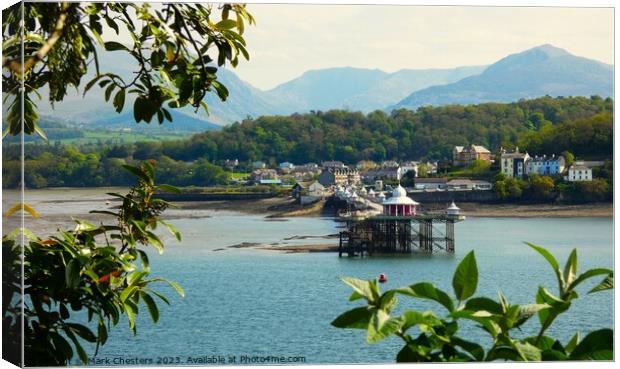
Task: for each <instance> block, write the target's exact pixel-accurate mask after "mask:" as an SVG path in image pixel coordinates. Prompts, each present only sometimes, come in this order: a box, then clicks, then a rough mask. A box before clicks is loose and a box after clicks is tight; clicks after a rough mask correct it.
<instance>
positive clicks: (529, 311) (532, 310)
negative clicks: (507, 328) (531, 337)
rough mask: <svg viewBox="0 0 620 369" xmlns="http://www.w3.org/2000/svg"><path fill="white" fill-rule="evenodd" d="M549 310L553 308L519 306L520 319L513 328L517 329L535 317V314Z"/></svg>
mask: <svg viewBox="0 0 620 369" xmlns="http://www.w3.org/2000/svg"><path fill="white" fill-rule="evenodd" d="M549 308H551V306H550V305H547V304H526V305H518V317H517V320H516V322H515V323H514V324H513V326H512V327H513V328H517V327H519V326H521V325H522V324H523V323H525V322H526V321H528V320H529V319H530V318H531V317H532V316H534V314H536V313H538V312H540V311H541V310H546V309H549Z"/></svg>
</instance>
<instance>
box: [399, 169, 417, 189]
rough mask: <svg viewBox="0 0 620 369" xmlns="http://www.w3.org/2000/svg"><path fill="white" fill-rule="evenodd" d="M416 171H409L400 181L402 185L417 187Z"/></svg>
mask: <svg viewBox="0 0 620 369" xmlns="http://www.w3.org/2000/svg"><path fill="white" fill-rule="evenodd" d="M415 174H416V173H415V170H413V169H412V170H409V171H407V172H406V173H405V175H403V177H402V178H401V179H400V184H401V185H403V186H405V187H413V186H414V185H415Z"/></svg>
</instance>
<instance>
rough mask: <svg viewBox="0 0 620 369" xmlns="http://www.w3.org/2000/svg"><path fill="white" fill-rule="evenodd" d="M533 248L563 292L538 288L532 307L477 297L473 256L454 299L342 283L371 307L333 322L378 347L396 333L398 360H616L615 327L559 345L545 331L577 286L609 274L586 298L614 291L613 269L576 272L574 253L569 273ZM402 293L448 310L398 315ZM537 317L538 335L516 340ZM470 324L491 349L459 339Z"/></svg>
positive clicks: (420, 288) (421, 287) (421, 286)
mask: <svg viewBox="0 0 620 369" xmlns="http://www.w3.org/2000/svg"><path fill="white" fill-rule="evenodd" d="M528 245H529V246H530V247H531V248H533V249H534V250H536V251H537V252H538V253H539V254H540V255H542V256H543V257H544V258H545V259H546V260H547V262H548V263H549V264H550V265H551V267H552V268H553V271H554V273H555V275H556V278H557V281H558V290H559V291H558V294H557V295H554V294H553V293H551V292H550V291H549V290H547V289H546V288H545V287H542V286H540V287H539V288H538V291H537V293H536V300H535V303H532V304H527V305H516V304H511V303H509V302H508V300H507V299H506V297H505V296H504V295H503V294H502V293H501V292H500V293H499V298H498V300H497V301H496V300H493V299H491V298H488V297H473V296H474V294H475V292H476V288H477V285H478V266H477V263H476V258H475V255H474V252H473V251H471V252H470V253H469V254H467V256H465V258H464V259H463V260H462V261H461V263H460V264H459V266H458V267H457V269H456V271H455V273H454V277H453V279H452V286H453V288H454V295H455V299H453V298H452V297H450V296H449V295H448V293H446V292H444V291H442V290H440V289H438V288H437V287H435V286H434V285H433V284H431V283H426V282H422V283H416V284H413V285H411V286H408V287H403V288H398V289H393V290H388V291H386V292H384V293H383V294H382V293H381V292H380V290H379V286H378V283H377V280H367V281H365V280H360V279H354V278H343V281H344V282H345V283H346V284H348V285H349V286H351V287H352V288H353V294H352V295H351V297H350V298H349V300H350V301H354V300H358V299H365V300H366V302H367V303H368V305H367V306H362V307H358V308H355V309H352V310H349V311H347V312H345V313H344V314H342V315H340V316H339V317H338V318H336V319H335V320H334V321H333V322H332V325H333V326H335V327H338V328H356V329H363V330H365V331H366V337H367V341H368V342H369V343H374V342H378V341H381V340H383V339H385V338H387V337H389V336H391V335H396V336H398V337H400V338H401V339H402V340H403V341H404V344H405V345H404V347H403V348H402V349H401V350H400V352H399V353H398V354H397V356H396V361H397V362H425V361H433V362H442V361H494V360H511V361H543V360H613V330H612V329H600V330H597V331H593V332H590V333H589V334H588V335H587V336H585V337H584V338H583V339H581V337H580V335H579V333H578V332H577V333H575V335H574V336H573V337H572V338H571V339H570V341H569V342H566V343H562V342H560V341H559V340H558V339H555V338H553V337H550V336H548V335H546V334H545V332H546V331H547V330H548V329H549V327H550V326H551V325H552V324H553V322H554V321H555V319H556V318H557V317H558V316H559V315H560V314H562V313H564V312H566V311H567V310H568V309H569V308H570V306H571V303H572V301H573V300H575V299H577V298H578V297H579V295H578V294H577V291H576V288H577V286H578V285H580V284H581V283H582V282H584V281H585V280H587V279H589V278H592V277H595V276H599V275H605V276H606V277H605V279H604V280H603V281H602V282H600V283H599V284H598V285H597V286H596V287H594V288H593V289H592V290H590V291H589V292H588V293H594V292H598V291H603V290H608V289H612V288H613V271H611V270H609V269H606V268H596V269H590V270H588V271H586V272H584V273H582V274H579V275H577V252H576V250H573V251H572V253H571V254H570V256H569V258H568V260H567V262H566V265H565V267H564V270H563V271H562V270H561V269H560V265H559V264H558V262H557V260H556V259H555V257H554V256H553V255H552V254H551V253H550V252H549V251H547V250H546V249H544V248H542V247H539V246H536V245H532V244H529V243H528ZM397 295H403V296H408V297H413V298H419V299H427V300H433V301H435V302H438V303H439V304H440V305H441V306H443V308H445V309H446V310H447V314H446V315H445V316H440V315H438V314H436V313H434V312H432V311H425V312H421V311H414V310H407V311H405V312H404V313H403V314H402V315H400V316H391V315H390V313H391V312H392V310H393V309H394V307H395V306H396V304H397V298H396V296H397ZM534 315H537V316H538V320H539V321H540V330H539V332H538V334H537V335H536V336H532V337H527V338H524V339H520V338H516V337H514V336H513V335H512V332H514V330H515V329H516V330H518V329H519V327H521V326H522V325H523V324H524V323H525V322H526V321H528V319H530V318H531V317H532V316H534ZM463 320H465V321H473V322H475V323H477V325H478V326H479V327H480V328H481V329H482V330H484V332H486V333H487V334H488V335H489V336H490V337H491V338H492V340H493V345H492V347H490V348H488V349H485V348H484V347H483V346H482V345H480V344H478V343H476V342H472V341H469V340H467V339H465V337H462V336H461V335H459V334H463V333H465V331H464V330H463V331H460V332H459V322H462V321H463Z"/></svg>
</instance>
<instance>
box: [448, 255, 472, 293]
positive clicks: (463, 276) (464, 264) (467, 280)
mask: <svg viewBox="0 0 620 369" xmlns="http://www.w3.org/2000/svg"><path fill="white" fill-rule="evenodd" d="M452 287H453V288H454V294H455V295H456V298H457V299H458V300H459V301H463V300H466V299H468V298H469V297H471V296H472V295H473V294H474V293H475V292H476V288H477V287H478V265H477V264H476V256H475V254H474V251H470V252H469V253H468V254H467V255H465V257H464V258H463V260H461V262H460V263H459V266H458V267H457V268H456V271H455V272H454V277H452Z"/></svg>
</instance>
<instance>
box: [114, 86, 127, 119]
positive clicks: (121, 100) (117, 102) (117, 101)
mask: <svg viewBox="0 0 620 369" xmlns="http://www.w3.org/2000/svg"><path fill="white" fill-rule="evenodd" d="M112 105H114V107H115V108H116V112H117V113H120V112H121V111H123V107H124V106H125V89H124V88H121V89H120V90H118V92H117V93H116V95H114V101H113V102H112Z"/></svg>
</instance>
